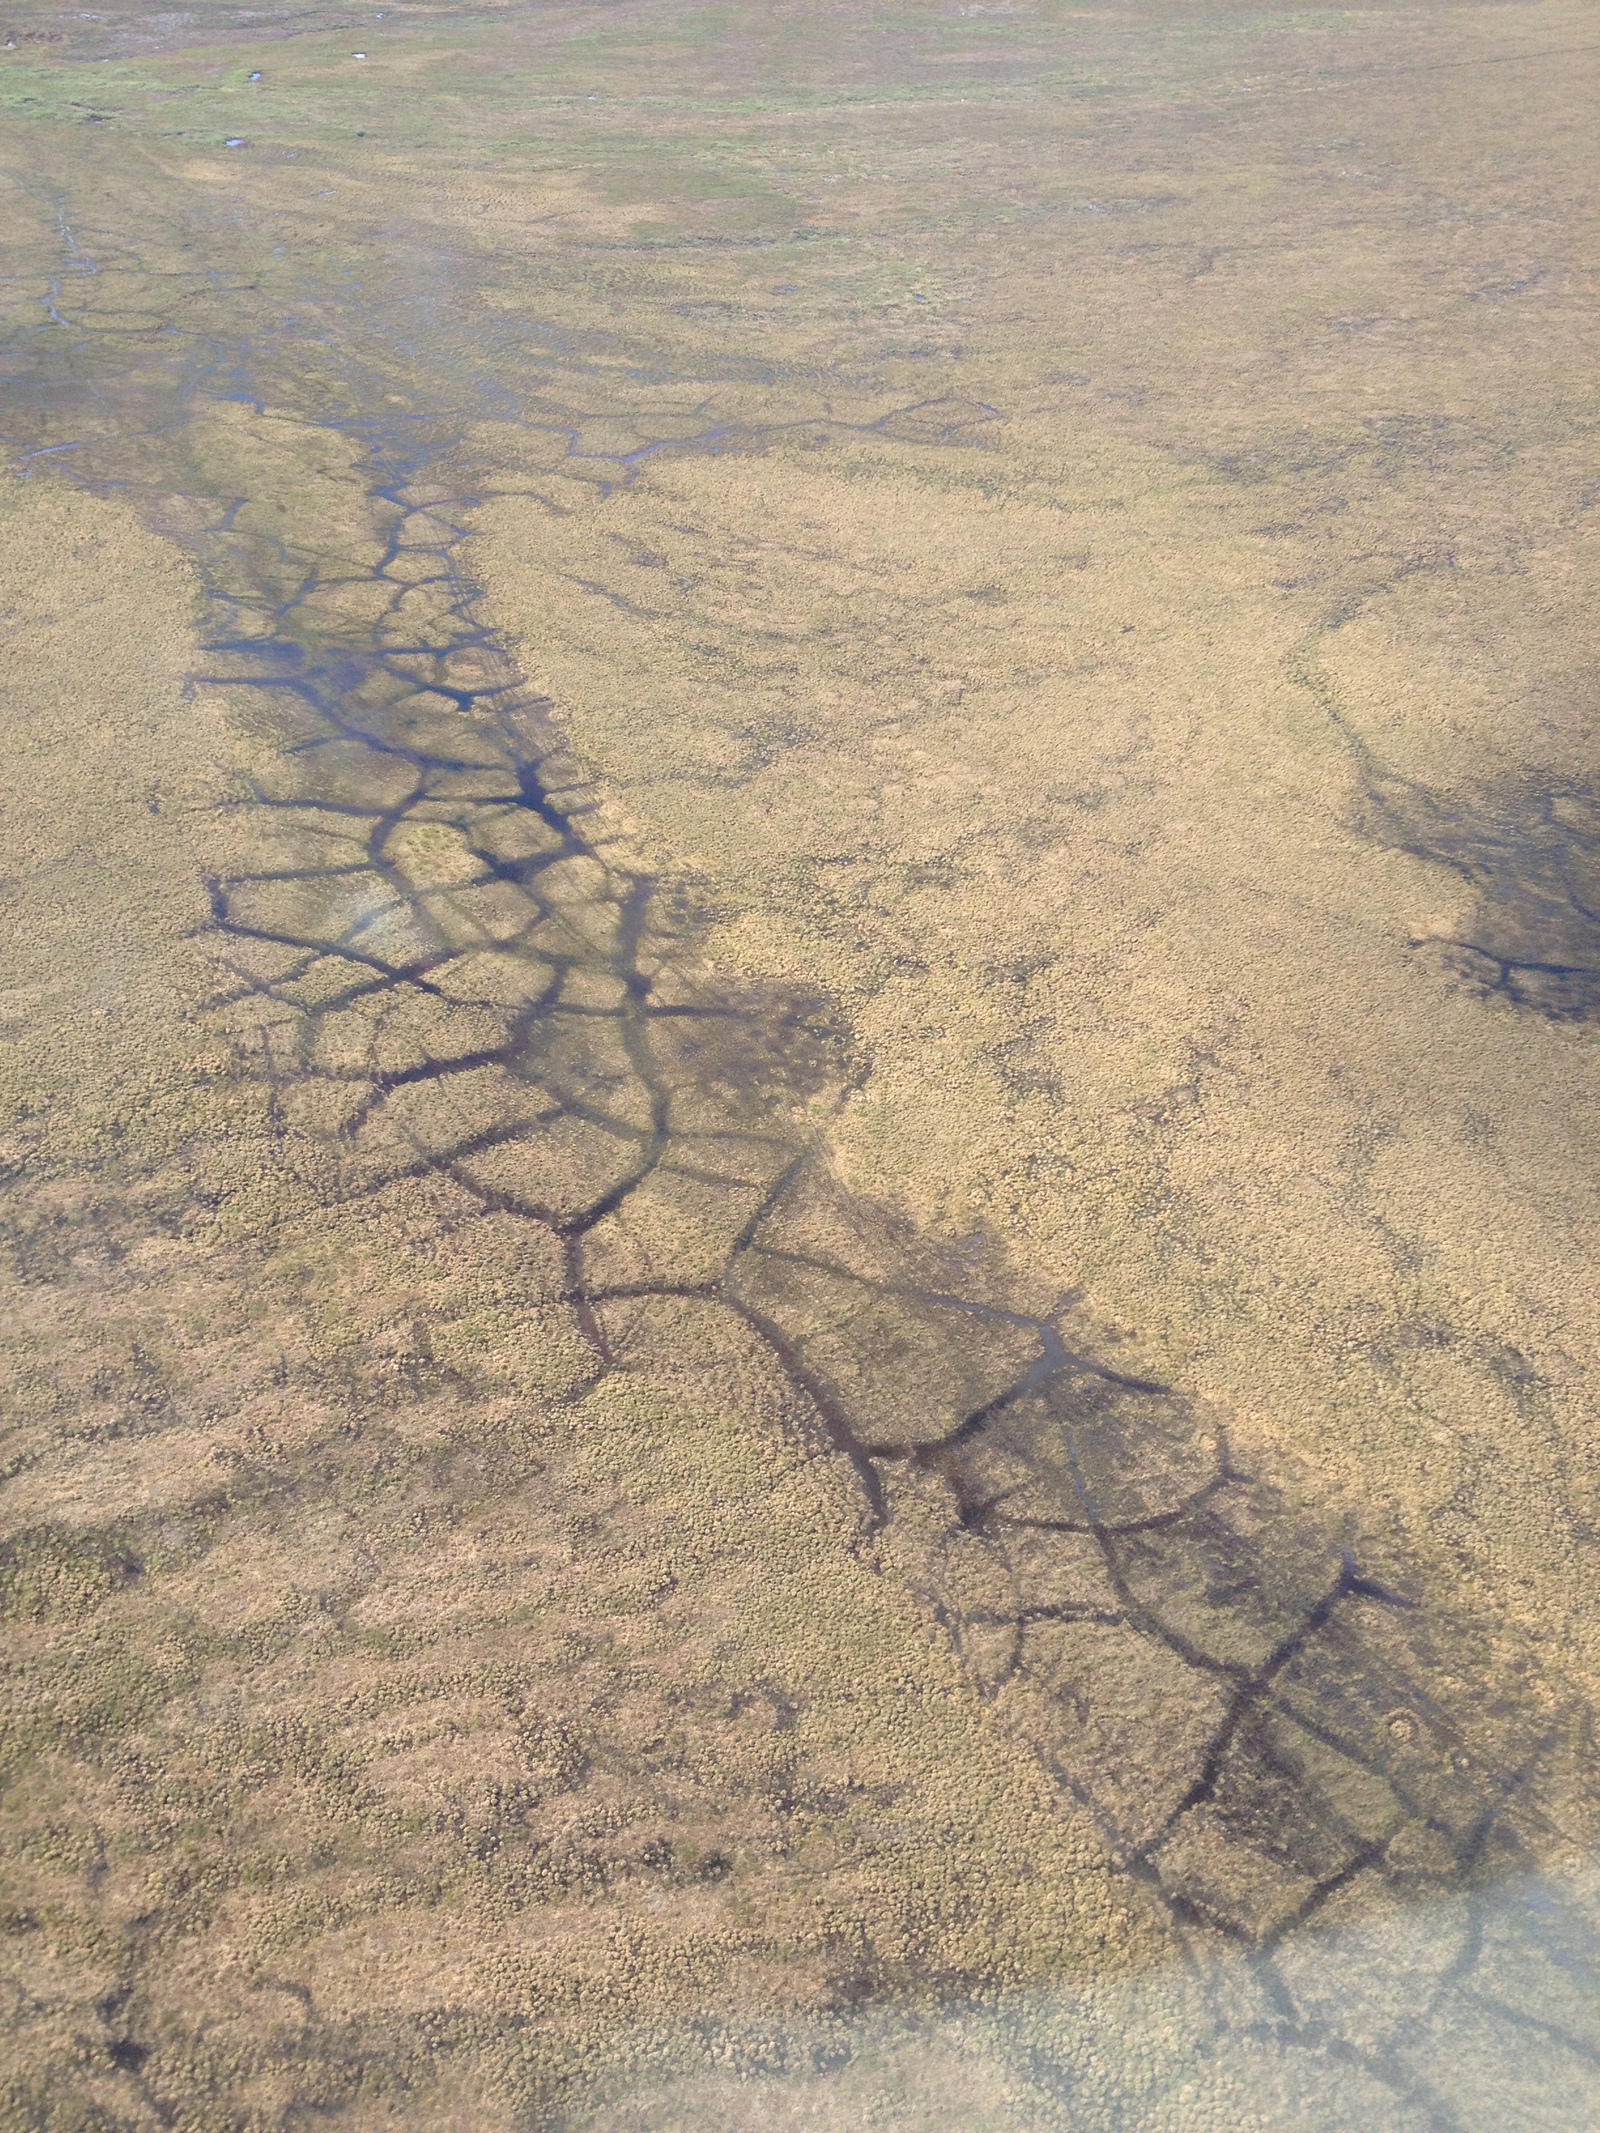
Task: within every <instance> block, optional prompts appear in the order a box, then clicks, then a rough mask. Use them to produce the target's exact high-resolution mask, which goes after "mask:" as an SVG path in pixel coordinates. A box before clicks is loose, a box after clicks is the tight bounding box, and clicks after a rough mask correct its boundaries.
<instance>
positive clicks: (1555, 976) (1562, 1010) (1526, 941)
mask: <svg viewBox="0 0 1600 2133" xmlns="http://www.w3.org/2000/svg"><path fill="white" fill-rule="evenodd" d="M1362 787H1363V790H1362V805H1361V810H1360V817H1359V820H1360V826H1361V828H1362V829H1363V830H1364V831H1365V833H1366V834H1367V835H1368V836H1370V837H1372V838H1374V839H1375V840H1377V841H1378V842H1380V843H1383V844H1387V845H1391V846H1393V847H1395V848H1396V849H1398V850H1400V851H1403V852H1409V853H1410V854H1411V855H1412V856H1413V857H1414V858H1417V859H1423V860H1426V861H1428V862H1429V863H1430V864H1431V865H1434V866H1440V867H1446V868H1448V869H1449V870H1450V872H1451V873H1453V874H1455V875H1456V876H1457V877H1458V878H1459V879H1460V880H1462V881H1464V882H1466V883H1467V884H1468V885H1469V886H1470V887H1471V888H1472V890H1473V891H1474V893H1475V894H1476V897H1477V904H1476V907H1475V908H1474V910H1473V912H1472V913H1471V915H1470V917H1469V918H1468V920H1467V922H1466V924H1465V925H1464V926H1463V927H1462V928H1461V929H1460V931H1459V933H1457V934H1454V935H1452V936H1449V937H1446V936H1442V935H1435V936H1430V938H1429V941H1428V943H1427V944H1426V945H1430V946H1432V947H1433V948H1434V949H1435V951H1436V952H1437V953H1439V954H1440V955H1442V956H1443V958H1444V960H1445V962H1446V964H1447V965H1448V966H1449V967H1450V968H1451V969H1452V970H1453V971H1455V972H1456V974H1457V975H1458V976H1460V977H1461V978H1463V979H1465V980H1466V982H1467V983H1468V984H1469V985H1471V986H1473V987H1474V988H1476V989H1477V990H1479V991H1481V992H1483V993H1485V994H1486V995H1492V996H1495V997H1498V998H1500V999H1502V1000H1505V1001H1508V1002H1509V1003H1510V1005H1511V1006H1512V1007H1514V1008H1517V1009H1519V1010H1521V1011H1523V1012H1525V1013H1528V1014H1534V1015H1540V1016H1542V1017H1544V1018H1545V1019H1546V1020H1547V1021H1551V1022H1594V1021H1600V799H1597V797H1596V795H1595V792H1594V790H1593V788H1592V787H1588V786H1582V785H1578V784H1574V783H1570V782H1566V781H1561V780H1557V779H1551V778H1540V777H1536V776H1533V775H1526V776H1524V777H1522V778H1519V779H1516V780H1513V781H1511V782H1509V783H1508V784H1507V786H1506V787H1505V788H1504V789H1502V790H1501V791H1500V792H1497V793H1488V794H1482V795H1480V796H1478V797H1477V798H1476V799H1469V798H1461V797H1457V796H1455V795H1450V794H1445V793H1441V792H1436V791H1431V790H1429V789H1428V788H1427V787H1426V786H1423V785H1421V784H1419V783H1416V782H1415V781H1413V780H1411V779H1407V778H1401V777H1398V776H1396V775H1395V774H1394V773H1392V772H1389V771H1386V770H1383V769H1381V768H1379V767H1378V766H1377V765H1376V764H1374V763H1371V762H1368V763H1364V765H1363V769H1362ZM1415 945H1416V946H1418V947H1421V946H1423V945H1425V944H1424V943H1423V942H1422V941H1418V942H1417V943H1415Z"/></svg>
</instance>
